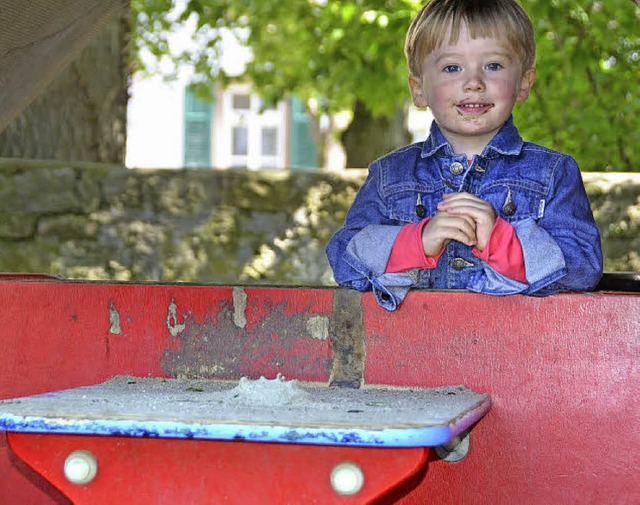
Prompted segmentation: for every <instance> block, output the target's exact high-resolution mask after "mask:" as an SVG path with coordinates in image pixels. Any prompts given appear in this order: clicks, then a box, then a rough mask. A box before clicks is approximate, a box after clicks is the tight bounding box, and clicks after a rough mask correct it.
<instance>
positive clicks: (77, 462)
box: [64, 451, 98, 485]
mask: <svg viewBox="0 0 640 505" xmlns="http://www.w3.org/2000/svg"><path fill="white" fill-rule="evenodd" d="M96 473H98V462H97V461H96V457H95V456H94V455H93V454H91V453H90V452H89V451H73V452H72V453H71V454H69V456H67V459H66V460H65V462H64V475H65V477H66V478H67V480H68V481H69V482H72V483H73V484H79V485H82V484H88V483H89V482H91V481H92V480H93V479H94V478H95V477H96Z"/></svg>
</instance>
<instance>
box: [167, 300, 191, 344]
mask: <svg viewBox="0 0 640 505" xmlns="http://www.w3.org/2000/svg"><path fill="white" fill-rule="evenodd" d="M177 311H178V307H177V306H176V302H175V301H174V299H173V297H172V298H171V303H170V304H169V313H168V314H167V328H168V329H169V333H171V335H172V336H173V337H175V336H177V335H178V334H179V333H182V332H183V331H184V329H185V327H186V321H187V316H186V315H185V316H184V322H183V323H178V315H177Z"/></svg>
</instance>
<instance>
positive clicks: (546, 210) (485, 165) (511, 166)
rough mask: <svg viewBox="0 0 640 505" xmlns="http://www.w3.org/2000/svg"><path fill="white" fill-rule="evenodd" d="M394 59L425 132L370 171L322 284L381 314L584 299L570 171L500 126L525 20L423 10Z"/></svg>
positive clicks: (507, 11) (517, 92)
mask: <svg viewBox="0 0 640 505" xmlns="http://www.w3.org/2000/svg"><path fill="white" fill-rule="evenodd" d="M405 54H406V58H407V62H408V65H409V71H410V75H409V89H410V91H411V96H412V98H413V102H414V104H415V105H416V107H429V108H430V110H431V112H432V113H433V117H434V122H433V123H432V126H431V132H430V134H429V136H428V138H427V139H426V140H425V141H424V142H419V143H415V144H412V145H409V146H406V147H404V148H401V149H398V150H397V151H394V152H392V153H390V154H388V155H386V156H384V157H382V158H380V159H378V160H376V161H374V162H373V163H372V164H371V165H370V167H369V174H368V177H367V179H366V180H365V182H364V184H363V186H362V188H361V189H360V190H359V192H358V194H357V196H356V198H355V200H354V202H353V205H352V206H351V208H350V209H349V212H348V213H347V217H346V220H345V224H344V226H343V228H341V229H340V230H339V231H338V232H337V233H336V234H335V235H334V236H333V237H332V238H331V240H330V241H329V244H328V246H327V256H328V259H329V263H330V264H331V268H332V269H333V272H334V277H335V279H336V282H338V284H340V285H343V286H349V287H352V288H355V289H357V290H360V291H367V290H370V289H373V291H374V293H375V296H376V299H377V300H378V302H379V303H380V304H381V305H382V306H383V307H384V308H386V309H388V310H395V309H396V308H397V307H398V305H399V304H400V303H401V302H402V300H403V299H404V297H405V296H406V294H407V292H408V291H409V289H410V288H412V287H418V288H436V289H467V290H470V291H475V292H479V293H487V294H493V295H507V294H514V293H523V294H531V295H540V296H543V295H549V294H551V293H555V292H558V291H586V290H590V289H593V287H594V286H595V285H596V283H597V282H598V280H599V279H600V276H601V274H602V251H601V246H600V235H599V233H598V229H597V227H596V224H595V222H594V220H593V215H592V213H591V209H590V206H589V201H588V199H587V195H586V192H585V189H584V186H583V183H582V178H581V175H580V171H579V169H578V166H577V164H576V162H575V160H574V159H573V158H571V157H570V156H567V155H565V154H562V153H559V152H555V151H551V150H550V149H546V148H544V147H542V146H539V145H536V144H532V143H529V142H523V140H522V139H521V137H520V135H519V133H518V130H517V128H516V127H515V125H514V123H513V119H512V117H511V113H512V110H513V107H514V106H515V104H516V103H518V102H524V101H525V100H526V99H527V97H528V96H529V91H530V90H531V86H532V85H533V81H534V79H535V40H534V34H533V27H532V25H531V21H530V19H529V17H528V16H527V14H526V13H525V12H524V11H523V10H522V8H521V7H520V6H519V5H518V4H517V3H516V2H515V0H432V1H430V2H429V3H427V4H426V5H425V6H424V7H423V8H422V10H421V11H420V13H419V14H418V15H417V17H416V18H415V19H414V20H413V22H412V23H411V26H410V27H409V31H408V33H407V37H406V43H405Z"/></svg>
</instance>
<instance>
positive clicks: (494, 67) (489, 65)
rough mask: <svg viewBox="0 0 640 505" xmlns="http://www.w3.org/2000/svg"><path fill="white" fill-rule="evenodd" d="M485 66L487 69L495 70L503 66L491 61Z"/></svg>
mask: <svg viewBox="0 0 640 505" xmlns="http://www.w3.org/2000/svg"><path fill="white" fill-rule="evenodd" d="M485 68H486V69H487V70H491V71H496V70H501V69H502V68H504V67H503V66H502V65H501V64H500V63H496V62H492V63H489V64H487V65H486V67H485Z"/></svg>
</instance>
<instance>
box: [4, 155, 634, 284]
mask: <svg viewBox="0 0 640 505" xmlns="http://www.w3.org/2000/svg"><path fill="white" fill-rule="evenodd" d="M364 175H365V172H364V171H362V170H354V171H347V172H346V173H342V174H338V173H326V172H280V171H260V172H252V171H210V170H189V171H187V170H127V169H124V168H122V167H118V166H108V165H98V164H80V163H76V164H62V163H58V162H55V163H54V162H49V163H48V162H41V161H25V160H12V159H5V160H0V271H4V272H28V273H48V274H53V275H58V276H62V277H65V278H69V279H85V280H118V281H154V282H194V283H201V284H208V283H213V284H257V283H264V284H282V285H331V284H333V280H332V276H331V272H330V269H329V266H328V264H327V261H326V258H325V254H324V247H325V244H326V242H327V240H328V239H329V237H330V236H331V235H332V233H333V232H334V231H335V230H336V229H337V228H339V226H340V225H341V223H342V222H343V220H344V216H345V213H346V210H347V208H348V206H349V204H350V203H351V201H352V199H353V197H354V195H355V193H356V191H357V188H358V187H359V185H360V184H361V183H362V181H363V178H364ZM584 178H585V182H586V185H587V190H588V192H589V194H590V197H591V199H592V204H593V209H594V213H595V216H596V219H597V221H598V224H599V226H600V229H601V231H602V236H603V245H604V251H605V270H607V271H619V272H620V271H640V254H639V251H640V233H639V232H640V174H605V173H597V174H584Z"/></svg>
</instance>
